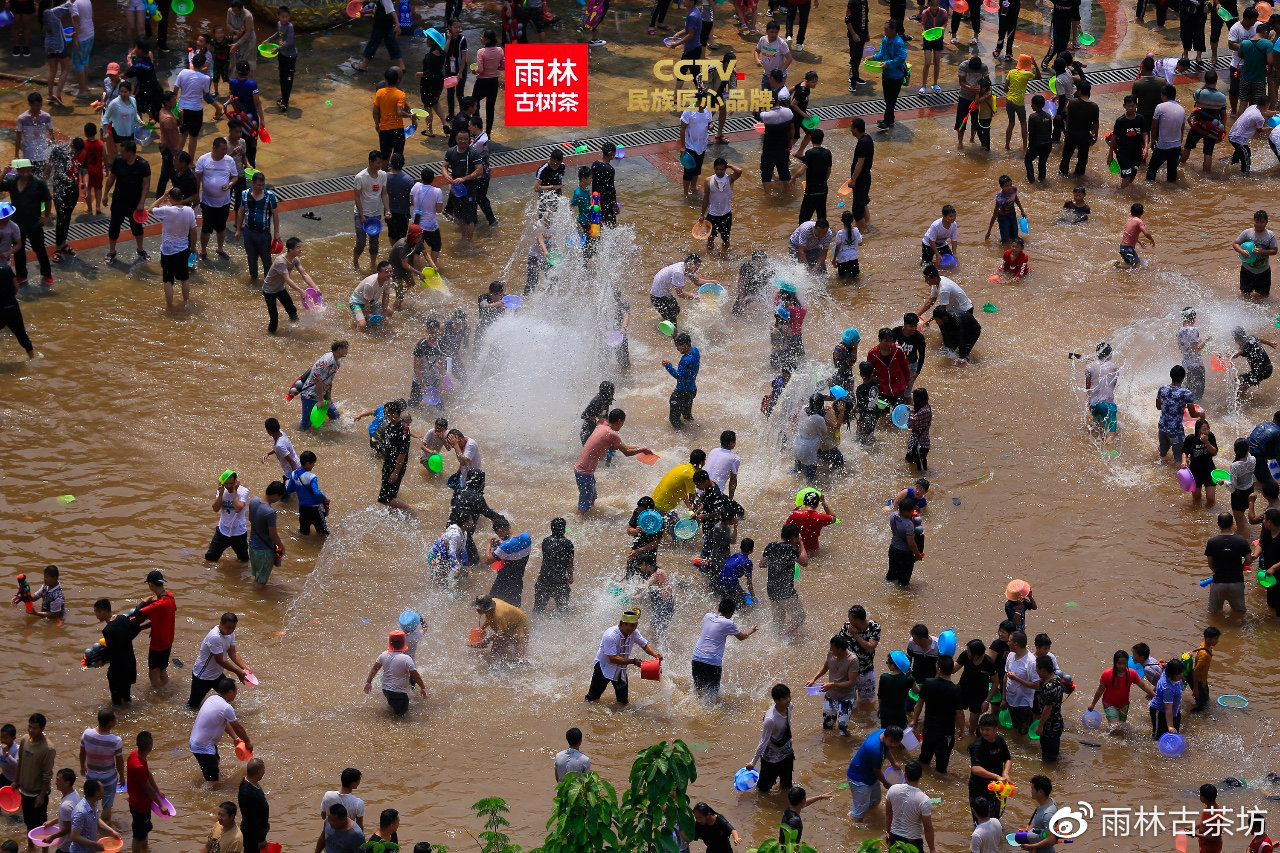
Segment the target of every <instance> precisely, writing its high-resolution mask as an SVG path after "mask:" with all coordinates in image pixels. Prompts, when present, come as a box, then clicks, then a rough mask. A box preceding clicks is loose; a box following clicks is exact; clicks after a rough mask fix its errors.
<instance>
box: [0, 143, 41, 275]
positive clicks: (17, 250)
mask: <svg viewBox="0 0 1280 853" xmlns="http://www.w3.org/2000/svg"><path fill="white" fill-rule="evenodd" d="M46 156H47V152H46ZM10 165H11V166H12V167H13V168H14V169H15V170H17V174H16V175H14V176H12V177H8V178H5V179H3V180H0V192H5V193H8V194H9V201H10V202H11V203H12V204H13V207H14V212H13V219H14V221H15V222H16V223H17V224H18V231H19V233H20V235H21V236H20V237H19V240H18V244H17V245H16V246H15V247H14V251H13V265H14V272H15V273H16V274H17V277H18V286H19V287H21V286H22V285H24V284H26V283H27V250H26V247H27V243H28V242H30V243H31V250H32V251H33V252H35V254H36V259H37V260H38V261H39V262H40V275H41V277H42V278H43V280H44V283H45V285H46V286H47V285H50V284H53V268H52V267H51V266H50V265H49V253H48V252H47V251H45V248H44V226H45V223H47V222H48V221H49V219H50V217H52V216H53V196H52V195H50V193H49V186H48V184H46V183H45V182H44V181H43V180H41V179H40V178H38V177H36V176H35V174H34V168H33V164H32V162H31V161H30V160H28V159H25V158H19V159H16V160H14V161H13V163H11V164H10Z"/></svg>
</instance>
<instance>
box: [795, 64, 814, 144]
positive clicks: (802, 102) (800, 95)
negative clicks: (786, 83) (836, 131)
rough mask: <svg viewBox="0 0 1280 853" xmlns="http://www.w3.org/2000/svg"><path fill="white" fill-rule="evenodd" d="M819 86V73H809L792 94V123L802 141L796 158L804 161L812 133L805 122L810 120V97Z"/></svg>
mask: <svg viewBox="0 0 1280 853" xmlns="http://www.w3.org/2000/svg"><path fill="white" fill-rule="evenodd" d="M817 86H818V72H817V71H807V72H805V75H804V80H802V81H800V85H799V86H796V88H795V91H793V92H792V93H791V112H792V114H793V117H792V123H793V124H795V134H796V139H799V140H800V145H799V147H797V148H796V154H795V156H796V158H797V159H801V160H803V159H804V150H805V148H807V147H808V145H809V137H810V131H809V129H808V128H806V127H805V126H804V122H805V121H806V120H807V119H808V118H809V116H810V115H811V113H810V112H809V96H810V95H812V94H813V90H814V89H816V88H817Z"/></svg>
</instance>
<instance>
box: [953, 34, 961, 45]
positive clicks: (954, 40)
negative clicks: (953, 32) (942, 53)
mask: <svg viewBox="0 0 1280 853" xmlns="http://www.w3.org/2000/svg"><path fill="white" fill-rule="evenodd" d="M951 43H952V44H960V42H958V41H956V37H955V36H952V37H951Z"/></svg>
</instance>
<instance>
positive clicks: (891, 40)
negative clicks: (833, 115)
mask: <svg viewBox="0 0 1280 853" xmlns="http://www.w3.org/2000/svg"><path fill="white" fill-rule="evenodd" d="M871 59H873V60H875V61H876V62H883V63H884V71H883V72H881V74H880V86H881V88H882V89H883V90H884V120H883V121H878V122H876V127H878V128H880V129H881V130H889V129H890V128H892V127H893V107H894V105H895V104H896V103H897V102H898V93H899V92H901V91H902V83H903V80H904V79H905V78H906V76H907V45H906V43H905V42H904V41H903V40H902V36H900V35H898V22H897V21H895V20H893V19H892V18H890V19H889V20H887V21H885V23H884V38H882V39H880V49H879V50H877V51H876V52H875V53H873V54H871Z"/></svg>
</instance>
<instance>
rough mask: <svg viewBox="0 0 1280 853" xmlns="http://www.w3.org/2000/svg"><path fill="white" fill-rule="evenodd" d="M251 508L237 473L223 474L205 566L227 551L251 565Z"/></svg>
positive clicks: (216, 560) (227, 472)
mask: <svg viewBox="0 0 1280 853" xmlns="http://www.w3.org/2000/svg"><path fill="white" fill-rule="evenodd" d="M248 506H249V489H248V488H246V487H245V486H242V485H240V479H239V478H238V477H237V476H236V472H235V471H232V470H230V469H228V470H226V471H223V472H222V474H221V476H219V477H218V492H217V494H215V495H214V496H213V511H214V512H216V513H218V527H217V529H215V530H214V531H213V541H211V542H210V543H209V550H208V551H206V552H205V554H204V559H205V562H207V563H216V562H218V560H219V559H221V558H222V554H223V552H225V551H226V550H227V549H228V548H230V549H231V550H232V551H235V553H236V559H237V560H239V561H240V562H242V563H248V562H249V525H248V516H247V514H246V513H247V507H248ZM193 707H194V706H193Z"/></svg>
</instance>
